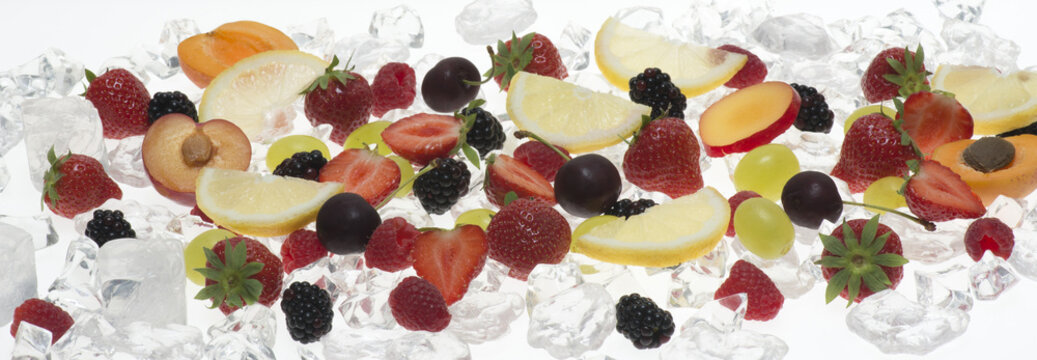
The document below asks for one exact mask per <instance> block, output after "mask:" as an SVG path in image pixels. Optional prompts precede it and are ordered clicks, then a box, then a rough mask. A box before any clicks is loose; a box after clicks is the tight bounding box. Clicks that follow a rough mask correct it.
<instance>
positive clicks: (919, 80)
mask: <svg viewBox="0 0 1037 360" xmlns="http://www.w3.org/2000/svg"><path fill="white" fill-rule="evenodd" d="M891 60H892V61H895V62H897V63H900V65H901V67H902V68H903V70H904V71H902V72H901V71H897V70H896V69H894V68H893V66H892V65H890V64H889V63H890V61H891ZM923 62H924V53H923V52H922V47H921V46H919V47H918V50H917V51H916V52H909V51H907V49H906V48H889V49H886V50H882V52H879V53H878V55H875V58H874V59H872V60H871V64H870V65H868V69H867V70H865V71H864V76H863V77H861V90H862V91H863V92H864V99H866V100H868V102H871V103H877V102H880V101H885V100H890V99H892V98H894V97H896V96H897V95H902V96H908V95H910V94H914V93H916V92H918V91H920V90H921V89H922V87H923V86H926V87H927V85H928V84H929V81H928V80H926V76H928V75H929V72H927V71H926V70H925V64H923ZM902 87H903V88H904V92H903V93H901V90H900V89H901V88H902Z"/></svg>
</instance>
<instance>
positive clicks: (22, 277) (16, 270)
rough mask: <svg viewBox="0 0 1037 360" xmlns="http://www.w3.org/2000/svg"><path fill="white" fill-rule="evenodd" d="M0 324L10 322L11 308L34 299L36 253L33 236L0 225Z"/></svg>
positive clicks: (7, 225)
mask: <svg viewBox="0 0 1037 360" xmlns="http://www.w3.org/2000/svg"><path fill="white" fill-rule="evenodd" d="M0 274H4V275H3V276H4V281H0V294H3V295H2V296H0V324H6V323H8V322H10V321H11V318H12V317H13V315H14V308H16V307H18V305H21V304H22V303H23V302H25V300H28V299H31V298H34V297H36V250H35V248H34V247H33V244H32V235H29V233H27V232H25V231H23V230H22V229H19V228H18V227H15V226H13V225H10V224H5V223H0Z"/></svg>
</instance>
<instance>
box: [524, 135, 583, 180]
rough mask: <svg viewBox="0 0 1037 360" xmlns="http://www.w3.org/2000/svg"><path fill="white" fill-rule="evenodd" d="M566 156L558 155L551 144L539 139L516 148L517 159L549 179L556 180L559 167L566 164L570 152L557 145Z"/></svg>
mask: <svg viewBox="0 0 1037 360" xmlns="http://www.w3.org/2000/svg"><path fill="white" fill-rule="evenodd" d="M555 147H556V148H558V150H559V151H561V152H562V153H563V154H565V156H564V157H563V156H560V155H558V153H557V152H555V151H554V150H552V149H551V147H550V146H547V144H544V143H542V142H539V141H527V142H524V143H522V145H519V146H518V147H517V148H515V153H514V154H513V155H514V156H515V160H518V161H521V162H522V163H523V164H526V165H529V167H530V168H532V169H533V170H535V171H536V172H538V173H540V175H543V176H544V178H545V179H547V181H555V175H556V174H558V169H560V168H561V167H562V165H565V163H566V162H567V161H569V160H568V158H569V152H568V151H565V149H563V148H562V147H561V146H557V145H556V146H555Z"/></svg>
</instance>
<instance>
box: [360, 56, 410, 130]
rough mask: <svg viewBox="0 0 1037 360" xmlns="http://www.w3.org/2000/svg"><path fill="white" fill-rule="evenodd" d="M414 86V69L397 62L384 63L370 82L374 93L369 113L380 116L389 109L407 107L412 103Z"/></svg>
mask: <svg viewBox="0 0 1037 360" xmlns="http://www.w3.org/2000/svg"><path fill="white" fill-rule="evenodd" d="M416 86H417V80H415V77H414V69H411V67H410V66H407V64H404V63H398V62H391V63H388V64H385V65H384V66H382V68H381V69H378V74H377V75H375V76H374V82H372V83H371V92H372V93H374V108H373V109H372V110H371V115H374V116H375V117H382V115H385V113H387V112H389V110H393V109H406V108H409V107H410V105H411V104H413V103H414V95H415V88H416Z"/></svg>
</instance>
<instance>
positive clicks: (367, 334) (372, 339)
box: [321, 327, 409, 360]
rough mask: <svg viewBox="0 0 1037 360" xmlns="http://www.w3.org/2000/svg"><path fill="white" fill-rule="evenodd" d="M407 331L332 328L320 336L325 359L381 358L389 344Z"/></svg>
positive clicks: (370, 359) (368, 359) (371, 359)
mask: <svg viewBox="0 0 1037 360" xmlns="http://www.w3.org/2000/svg"><path fill="white" fill-rule="evenodd" d="M406 333H409V331H406V330H402V328H399V330H382V329H353V328H338V327H336V328H334V329H332V330H331V332H330V333H328V334H327V335H325V336H324V337H322V338H321V345H323V346H324V357H325V358H326V359H327V360H347V359H348V360H360V359H364V360H382V359H385V352H386V350H387V349H388V347H389V344H390V343H391V342H392V341H393V340H394V339H397V338H400V337H402V336H403V335H405V334H406Z"/></svg>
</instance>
